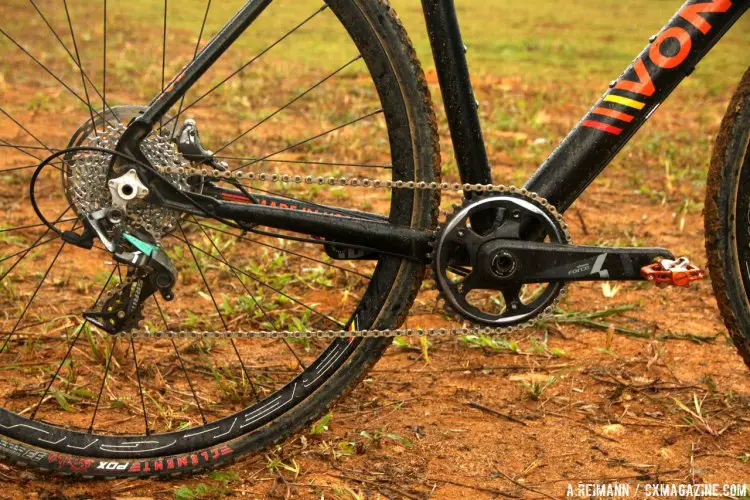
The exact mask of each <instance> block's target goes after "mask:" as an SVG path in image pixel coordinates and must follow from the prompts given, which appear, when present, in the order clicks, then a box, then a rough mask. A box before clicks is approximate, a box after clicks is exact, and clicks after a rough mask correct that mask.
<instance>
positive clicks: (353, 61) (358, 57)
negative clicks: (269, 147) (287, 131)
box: [216, 55, 362, 153]
mask: <svg viewBox="0 0 750 500" xmlns="http://www.w3.org/2000/svg"><path fill="white" fill-rule="evenodd" d="M360 59H362V56H361V55H357V56H356V57H353V58H352V59H350V60H349V61H348V62H346V64H344V65H343V66H341V67H339V68H338V69H336V70H335V71H333V72H332V73H329V74H328V75H326V76H325V77H323V78H322V79H320V80H318V81H317V82H316V83H315V84H314V85H313V86H312V87H310V88H309V89H307V90H305V91H304V92H302V93H301V94H297V96H295V97H294V98H293V99H292V100H291V101H289V102H287V103H286V104H284V105H283V106H281V107H280V108H279V109H277V110H276V111H274V112H273V113H271V114H269V115H267V116H266V117H265V118H263V119H262V120H260V121H259V122H258V123H256V124H255V125H253V126H252V127H250V128H249V129H247V130H245V131H244V132H242V133H241V134H240V135H238V136H237V137H235V138H234V139H232V140H231V141H229V142H227V143H226V144H224V145H223V146H222V147H220V148H219V149H218V150H216V152H217V153H221V152H222V151H224V150H225V149H227V148H228V147H229V146H231V145H232V144H234V143H235V142H237V141H239V140H240V139H242V138H243V137H245V136H246V135H247V134H249V133H250V132H252V131H253V130H255V129H257V128H258V127H260V126H261V125H263V124H264V123H266V122H267V121H268V120H270V119H271V118H273V117H274V116H276V115H277V114H279V113H281V112H282V111H284V110H285V109H287V108H288V107H289V106H291V105H292V104H294V103H295V102H297V101H299V100H300V99H302V98H303V97H305V96H306V95H307V94H309V93H310V92H312V91H313V90H315V89H316V88H318V87H320V86H321V85H323V84H324V83H325V82H327V81H328V80H330V79H331V78H333V77H334V76H336V75H337V74H339V73H340V72H342V71H343V70H344V69H346V68H348V67H349V66H351V65H352V64H354V63H355V62H357V61H359V60H360Z"/></svg>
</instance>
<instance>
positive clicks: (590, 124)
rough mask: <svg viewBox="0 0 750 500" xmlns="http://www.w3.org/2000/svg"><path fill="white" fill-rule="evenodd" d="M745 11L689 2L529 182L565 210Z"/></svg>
mask: <svg viewBox="0 0 750 500" xmlns="http://www.w3.org/2000/svg"><path fill="white" fill-rule="evenodd" d="M748 7H750V0H708V1H696V0H692V1H688V2H687V3H685V5H683V6H682V8H681V9H680V10H679V11H678V12H677V13H676V14H675V16H674V17H673V18H672V19H671V20H670V21H669V22H668V23H667V24H666V26H664V28H662V30H661V31H660V32H659V33H658V34H657V35H654V36H653V37H651V38H650V39H649V44H648V45H647V46H646V48H645V49H643V51H642V52H641V53H640V55H639V56H638V57H637V58H636V59H635V61H633V63H632V64H631V65H630V66H628V68H627V69H626V70H625V71H624V72H623V73H622V75H620V77H619V78H618V79H617V80H615V81H613V82H611V83H610V88H609V89H608V90H607V91H606V92H605V93H604V95H603V96H602V97H601V98H600V99H599V101H598V102H597V103H596V104H595V105H594V106H593V107H592V108H591V109H590V110H589V112H588V113H587V114H586V115H585V116H584V117H583V119H582V120H581V121H580V123H578V125H576V127H575V128H574V129H573V130H572V131H571V132H570V133H569V134H568V136H567V137H566V138H565V139H564V140H563V142H562V143H560V145H559V146H558V147H557V148H556V149H555V150H554V151H553V152H552V154H551V155H550V156H549V158H547V160H545V162H544V163H543V164H542V165H541V166H540V167H539V169H538V170H537V171H536V172H535V173H534V175H533V176H532V177H531V179H529V181H528V182H527V184H526V188H527V189H529V190H530V191H533V192H535V193H538V194H539V195H540V196H543V197H544V198H547V200H549V202H550V203H552V204H553V205H554V206H556V207H557V208H558V210H560V211H564V210H566V209H567V208H568V207H570V205H571V204H572V203H573V202H574V201H575V200H576V198H578V196H579V195H580V194H581V193H582V192H583V190H584V189H586V187H587V186H588V185H589V184H590V183H591V182H592V181H593V180H594V179H595V178H596V176H598V175H599V174H600V173H601V171H602V170H603V169H604V167H606V166H607V165H608V164H609V162H610V161H611V160H612V158H614V156H615V155H616V154H617V152H618V151H619V150H620V149H621V148H622V147H623V146H624V145H625V144H626V143H627V142H628V140H630V138H631V137H632V136H633V134H635V132H636V131H637V130H638V129H639V128H640V127H641V125H643V124H644V123H645V122H646V120H647V119H648V118H649V116H651V114H652V113H653V112H654V111H656V108H658V107H659V105H660V104H661V103H662V102H663V101H664V100H665V99H666V98H667V96H668V95H669V94H670V93H671V92H672V90H674V88H675V87H677V85H679V83H680V82H681V81H682V80H683V79H684V78H685V77H686V76H688V75H689V74H690V73H691V72H692V71H693V69H694V68H695V66H696V64H698V62H699V61H700V60H701V59H702V58H703V57H704V56H705V55H706V54H707V53H708V51H709V50H711V48H712V47H713V46H714V44H715V43H716V42H717V41H719V39H720V38H721V37H722V36H723V35H724V33H726V31H727V30H728V29H729V28H730V27H731V26H732V25H733V24H734V23H735V21H737V20H738V19H739V18H740V17H741V16H742V14H743V13H745V11H747V9H748Z"/></svg>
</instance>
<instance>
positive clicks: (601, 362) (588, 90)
mask: <svg viewBox="0 0 750 500" xmlns="http://www.w3.org/2000/svg"><path fill="white" fill-rule="evenodd" d="M428 81H429V84H430V87H431V91H432V93H433V96H435V97H436V96H437V95H438V92H439V91H438V88H437V84H436V78H435V75H434V71H428ZM292 83H294V84H296V82H292ZM269 85H270V84H269ZM290 85H291V84H290ZM475 85H476V92H477V96H478V98H479V100H480V101H481V102H482V103H483V104H482V108H481V110H480V111H481V113H482V118H483V123H484V127H485V136H486V138H487V141H488V150H489V154H490V158H491V163H492V165H493V174H494V176H495V179H497V180H498V182H500V181H502V182H508V183H515V184H520V183H522V182H523V180H524V178H525V177H526V176H527V175H528V173H529V172H530V171H531V169H533V168H534V166H535V165H538V163H539V162H540V161H541V160H543V159H544V157H545V156H546V154H548V153H549V152H550V151H551V149H552V147H553V146H554V144H555V143H556V142H557V140H559V138H560V137H562V135H563V134H564V133H565V131H566V130H567V129H568V128H569V127H570V126H572V125H573V124H574V123H575V122H576V120H577V118H578V117H579V115H580V114H581V113H582V112H583V110H584V109H585V105H583V104H582V103H583V102H584V101H585V102H586V103H588V102H589V101H590V98H591V97H593V96H595V95H598V93H599V92H601V91H602V90H603V87H602V85H601V82H598V81H592V82H588V81H586V82H575V84H574V83H570V82H568V83H563V84H561V85H556V84H555V85H552V84H549V83H548V84H546V85H542V86H537V85H535V82H534V81H532V79H531V78H522V77H518V78H516V77H513V78H507V77H500V76H491V75H484V74H483V75H481V76H480V77H478V78H476V79H475ZM574 87H575V89H574ZM16 90H17V88H12V87H11V86H9V85H0V91H2V93H3V94H2V97H3V98H4V99H5V100H9V99H11V98H12V97H14V96H15V94H14V92H15V91H16ZM730 95H731V90H730V89H729V88H728V87H722V88H721V89H720V90H718V91H716V92H709V91H706V92H705V93H704V92H703V90H701V89H696V88H691V89H690V90H689V91H687V90H686V91H685V93H684V94H679V93H678V94H677V95H676V96H675V97H674V98H673V99H671V100H670V101H668V102H667V103H666V104H665V106H664V107H663V108H662V109H660V110H659V112H657V113H656V114H655V115H654V117H653V118H652V119H651V120H650V122H649V124H647V125H646V127H645V129H644V131H642V132H640V133H639V135H638V136H637V137H636V140H635V141H634V144H633V145H632V146H628V148H626V149H625V150H624V152H623V154H622V155H621V156H620V157H619V158H618V160H617V161H616V162H615V163H614V164H613V165H612V167H611V168H610V169H609V170H607V172H606V173H605V174H604V175H603V176H602V177H601V178H600V179H599V180H597V181H596V182H595V183H594V184H593V185H592V186H591V188H590V189H589V190H588V191H587V192H586V194H584V195H583V196H582V197H581V198H580V199H579V201H577V202H576V204H575V205H574V206H573V208H572V209H571V210H569V211H568V212H567V213H566V216H565V218H566V221H567V222H568V224H569V226H570V229H571V233H572V236H573V240H574V241H575V242H579V243H586V244H609V245H639V246H644V245H653V246H657V245H658V246H663V247H668V248H670V249H671V250H673V252H674V253H675V254H678V255H688V256H690V257H691V259H693V261H694V262H695V263H696V264H698V265H701V266H703V265H704V264H705V262H706V258H705V253H704V249H703V223H702V214H701V209H702V197H703V187H704V182H705V171H706V165H707V161H708V157H709V151H710V149H709V148H710V146H709V145H710V143H711V142H712V140H713V137H714V136H715V135H716V133H717V130H718V126H719V122H720V119H721V115H722V114H723V111H724V109H725V107H726V103H727V102H728V100H729V96H730ZM561 96H564V97H565V98H564V99H563V98H561ZM686 97H690V98H691V99H692V101H690V102H700V103H701V104H705V108H703V107H701V108H699V107H698V106H697V105H696V106H692V107H690V106H684V105H683V102H682V99H683V98H686ZM436 101H438V99H437V98H436ZM45 102H46V101H45ZM342 106H344V104H342ZM40 108H43V106H41V105H40ZM678 111H679V113H678ZM43 114H44V112H43V111H42V115H43ZM21 116H23V115H21ZM439 116H442V115H439ZM24 118H28V115H27V116H24ZM248 120H249V118H248ZM440 120H441V123H440V127H441V130H440V132H441V146H442V152H443V162H444V166H445V169H446V178H447V179H448V180H451V181H452V180H455V179H454V178H453V177H451V176H452V175H453V176H455V171H451V170H450V167H451V166H452V167H453V168H455V164H451V150H450V147H449V138H448V134H447V128H446V126H445V123H444V119H442V118H441V119H440ZM6 125H7V124H6ZM224 126H226V127H230V126H231V127H234V124H232V125H226V124H224ZM70 127H75V124H74V123H69V124H66V127H62V128H61V130H60V131H56V132H54V133H55V134H58V135H60V137H67V135H66V134H69V130H68V128H70ZM294 127H299V128H300V129H304V128H305V124H304V123H298V122H294V121H292V120H291V119H290V121H289V122H287V123H286V128H284V124H281V125H278V126H276V128H274V126H271V127H270V130H269V131H268V132H265V131H264V132H263V134H265V136H263V137H262V139H263V140H272V139H274V134H276V135H278V136H279V137H277V138H276V139H278V140H279V141H283V140H286V137H285V136H284V134H285V133H289V130H290V129H293V128H294ZM0 128H2V127H0ZM363 154H364V153H363ZM13 189H15V188H13V187H12V186H10V187H8V186H3V187H2V188H0V194H5V193H6V191H10V190H13ZM449 198H450V197H449ZM360 201H361V200H360ZM366 201H368V200H366ZM450 201H455V197H454V199H453V200H451V199H446V200H445V203H444V205H443V208H444V209H446V210H449V202H450ZM376 205H377V203H376ZM26 211H27V212H28V213H25V214H22V215H19V221H20V220H21V219H22V217H32V215H30V214H31V212H30V211H29V210H28V207H27V208H26ZM77 266H78V267H76V268H74V272H77V273H81V272H84V271H85V267H86V266H87V262H86V261H85V260H80V261H78V263H77ZM192 279H193V280H194V281H195V282H197V281H198V277H197V276H193V278H192ZM50 293H54V291H53V292H50ZM314 293H317V294H318V296H313V295H312V294H314ZM310 294H311V295H310V300H314V301H315V302H325V301H326V298H325V295H326V294H325V292H321V291H320V290H317V291H313V292H310ZM436 296H437V292H436V290H435V287H434V283H433V282H432V281H431V280H426V281H425V284H424V285H423V288H422V291H421V293H420V295H419V296H418V297H417V300H416V302H415V304H414V306H413V308H412V313H411V315H410V317H409V319H408V320H407V323H406V326H410V327H421V326H436V325H452V326H455V323H453V324H451V323H449V322H448V320H447V319H446V316H445V314H443V312H442V311H443V309H442V305H441V304H439V303H437V302H436ZM68 300H71V301H72V300H73V299H70V298H68ZM196 301H198V299H196ZM331 307H333V306H331ZM6 321H7V319H6ZM274 355H276V354H272V355H269V356H270V357H271V358H272V357H273V356H274ZM279 356H280V354H279ZM98 361H101V360H98ZM50 363H52V362H50ZM207 384H208V382H207ZM208 390H210V389H206V391H208ZM30 400H31V399H30ZM24 401H25V400H24ZM24 401H21V402H18V403H17V404H21V403H22V402H24ZM24 404H25V403H24ZM53 408H54V407H53ZM136 410H138V409H137V408H136ZM48 411H49V412H50V415H52V414H53V413H56V414H57V416H58V417H59V418H69V415H68V414H67V413H63V412H62V411H61V410H54V411H53V410H49V409H48ZM131 413H133V414H136V413H137V411H135V412H131ZM113 414H114V413H113ZM53 416H54V415H53ZM70 418H73V417H70ZM135 423H138V424H139V425H140V421H139V420H138V421H137V422H135V421H134V424H135ZM581 483H600V484H627V485H630V487H631V496H637V494H634V491H635V489H636V488H643V487H644V486H645V485H646V484H657V483H658V484H702V483H719V484H746V483H750V370H748V368H747V367H746V366H745V365H744V364H743V362H742V361H741V359H740V357H739V356H738V355H737V354H736V352H735V349H734V347H733V346H732V345H731V341H730V340H729V339H728V336H727V332H726V329H725V328H724V325H723V323H722V321H721V318H720V317H719V313H718V309H717V307H716V302H715V300H714V298H713V296H712V292H711V283H710V278H709V279H707V280H704V281H701V282H698V283H695V284H693V285H691V286H690V287H688V288H664V289H660V288H657V287H655V286H653V285H649V284H646V283H625V284H614V283H596V284H577V285H574V286H571V287H570V290H569V292H568V295H567V297H566V298H565V299H564V301H563V302H562V303H561V305H560V307H559V309H558V310H557V311H556V312H555V314H554V316H552V317H550V318H548V319H546V320H545V321H543V322H542V323H540V324H537V325H536V326H535V327H533V328H527V329H525V330H523V331H519V332H515V333H513V334H512V335H510V336H508V337H507V338H503V339H496V340H492V339H487V338H440V339H435V338H430V339H424V340H420V339H418V338H410V339H403V338H400V339H397V341H396V342H394V345H393V346H392V347H391V348H390V349H389V350H388V351H387V352H386V354H385V355H384V356H383V358H382V359H381V361H380V362H379V363H378V364H377V365H376V366H375V368H374V369H373V370H372V371H371V372H370V374H369V375H368V377H367V378H366V379H364V380H363V382H362V383H361V384H360V385H359V386H357V387H356V389H354V390H353V391H352V392H351V393H350V394H349V395H348V396H346V397H345V398H344V399H343V400H341V401H340V402H339V404H338V405H336V406H335V407H334V408H333V410H332V411H331V413H330V414H328V415H327V416H325V417H324V418H323V419H322V420H321V421H319V422H318V423H316V424H315V425H313V426H312V427H310V428H308V429H306V430H305V431H304V432H301V433H298V434H297V435H296V436H295V437H293V438H292V439H290V440H288V441H287V442H285V443H284V444H283V445H281V446H279V447H277V448H274V449H269V450H267V451H265V452H264V453H260V454H256V455H251V456H247V457H243V458H241V459H239V460H238V461H237V462H236V463H234V464H233V465H230V466H227V467H224V468H221V469H219V470H218V471H215V472H212V473H208V474H202V475H197V476H193V477H188V478H184V479H177V480H171V481H158V480H112V481H95V482H93V481H76V480H73V479H69V478H64V477H58V476H48V475H43V474H40V473H37V472H35V471H32V470H28V469H24V468H18V467H14V466H10V465H8V464H6V463H0V484H1V485H2V488H0V498H13V499H15V498H44V499H51V498H179V499H190V498H219V497H224V496H229V497H247V498H342V499H344V498H347V499H348V498H354V499H360V498H410V499H423V498H446V499H452V498H542V497H545V498H558V497H561V496H564V495H565V494H566V493H567V492H568V491H569V487H572V488H573V490H574V491H578V489H577V488H578V485H579V484H581ZM587 496H588V495H587Z"/></svg>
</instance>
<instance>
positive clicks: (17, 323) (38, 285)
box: [0, 225, 75, 352]
mask: <svg viewBox="0 0 750 500" xmlns="http://www.w3.org/2000/svg"><path fill="white" fill-rule="evenodd" d="M73 228H74V229H75V225H74V226H73ZM64 248H65V242H64V241H63V242H62V244H61V245H60V248H58V249H57V253H56V254H55V257H54V258H53V259H52V262H51V263H50V265H49V267H47V270H46V271H45V272H44V275H43V276H42V278H41V279H40V280H39V283H38V284H37V285H36V288H34V292H33V293H32V294H31V298H30V299H29V301H28V302H27V303H26V306H25V307H24V308H23V311H21V315H20V316H19V317H18V320H17V321H16V324H15V325H14V326H13V329H12V330H11V331H10V333H8V336H7V337H6V338H5V342H4V343H3V347H2V348H0V352H4V351H5V348H6V347H7V346H8V342H9V341H10V338H11V337H12V336H13V334H15V333H16V330H17V329H18V326H19V325H20V324H21V321H23V318H24V316H26V312H27V311H28V310H29V308H30V307H31V304H32V303H33V302H34V299H35V298H36V295H37V293H39V290H40V289H41V288H42V285H43V284H44V282H45V281H46V280H47V276H48V275H49V273H50V271H51V270H52V268H53V267H54V265H55V263H56V262H57V259H58V257H60V254H61V253H62V251H63V249H64ZM20 260H21V259H19V261H20ZM6 274H7V273H6Z"/></svg>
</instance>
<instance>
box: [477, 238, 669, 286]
mask: <svg viewBox="0 0 750 500" xmlns="http://www.w3.org/2000/svg"><path fill="white" fill-rule="evenodd" d="M657 258H666V259H674V256H673V255H672V253H671V252H670V251H669V250H667V249H664V248H628V247H596V246H578V245H563V244H556V243H537V242H527V241H518V240H493V241H490V242H487V243H485V244H484V245H482V246H481V247H480V248H479V251H478V253H477V258H476V266H477V271H478V272H475V273H472V274H473V279H475V280H478V281H479V282H481V284H482V285H484V286H487V288H495V287H496V286H497V285H502V284H506V283H508V282H509V281H512V282H514V283H548V282H567V281H602V280H607V281H625V280H643V279H644V278H643V276H641V268H642V267H644V266H647V265H649V264H652V263H653V262H654V260H655V259H657ZM489 285H494V286H489ZM475 287H476V286H475Z"/></svg>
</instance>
